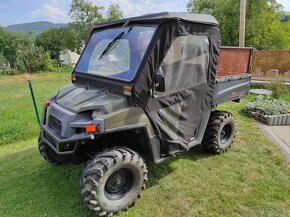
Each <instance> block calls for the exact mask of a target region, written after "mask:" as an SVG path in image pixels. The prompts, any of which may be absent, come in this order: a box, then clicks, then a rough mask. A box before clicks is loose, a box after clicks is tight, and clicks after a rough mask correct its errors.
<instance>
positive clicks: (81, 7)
mask: <svg viewBox="0 0 290 217" xmlns="http://www.w3.org/2000/svg"><path fill="white" fill-rule="evenodd" d="M103 9H104V7H102V6H97V5H94V4H93V3H92V2H90V1H88V0H72V3H71V9H70V12H69V15H70V17H71V18H72V19H73V22H72V24H71V25H72V26H73V27H74V29H75V31H76V33H77V34H78V36H79V38H80V39H81V40H83V41H86V40H87V39H88V36H89V34H90V32H91V30H92V29H93V27H94V26H95V25H96V24H97V23H99V22H101V21H102V19H103V17H102V14H101V10H103Z"/></svg>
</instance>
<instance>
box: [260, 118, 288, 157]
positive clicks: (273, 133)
mask: <svg viewBox="0 0 290 217" xmlns="http://www.w3.org/2000/svg"><path fill="white" fill-rule="evenodd" d="M258 126H259V128H260V129H261V130H262V132H263V133H264V134H265V135H266V136H268V137H269V139H270V140H272V142H274V143H275V144H277V145H278V147H279V148H280V149H281V150H282V151H283V153H285V154H286V156H287V157H288V159H289V161H290V126H267V125H265V124H261V123H258Z"/></svg>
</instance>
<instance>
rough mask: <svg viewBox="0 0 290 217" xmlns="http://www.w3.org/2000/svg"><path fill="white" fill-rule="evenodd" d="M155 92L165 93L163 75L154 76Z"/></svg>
mask: <svg viewBox="0 0 290 217" xmlns="http://www.w3.org/2000/svg"><path fill="white" fill-rule="evenodd" d="M155 90H157V91H158V92H165V80H164V76H163V75H155Z"/></svg>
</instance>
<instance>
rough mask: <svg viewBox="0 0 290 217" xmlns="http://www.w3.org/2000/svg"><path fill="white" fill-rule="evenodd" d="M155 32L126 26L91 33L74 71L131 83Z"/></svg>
mask: <svg viewBox="0 0 290 217" xmlns="http://www.w3.org/2000/svg"><path fill="white" fill-rule="evenodd" d="M155 28H156V27H155V26H128V27H124V28H121V27H119V28H110V29H105V30H102V31H98V32H95V33H93V35H92V36H91V38H90V40H89V42H88V45H87V46H86V48H85V50H84V52H83V54H82V56H81V57H80V60H79V62H78V64H77V66H76V68H75V70H76V71H78V72H82V73H87V74H92V75H96V76H102V77H105V78H106V77H107V78H115V79H119V80H124V81H132V80H133V79H134V77H135V74H136V72H137V69H138V67H139V65H140V63H141V61H142V59H143V57H144V54H145V52H146V50H147V48H148V45H149V43H150V41H151V39H152V36H153V34H154V32H155Z"/></svg>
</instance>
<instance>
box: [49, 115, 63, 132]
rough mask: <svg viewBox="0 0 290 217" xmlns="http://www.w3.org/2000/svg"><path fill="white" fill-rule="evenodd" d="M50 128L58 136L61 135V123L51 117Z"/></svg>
mask: <svg viewBox="0 0 290 217" xmlns="http://www.w3.org/2000/svg"><path fill="white" fill-rule="evenodd" d="M48 127H49V128H50V129H51V130H52V131H54V132H55V133H56V134H57V135H60V134H61V121H60V120H58V119H56V118H55V117H53V116H51V115H50V116H49V118H48Z"/></svg>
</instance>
